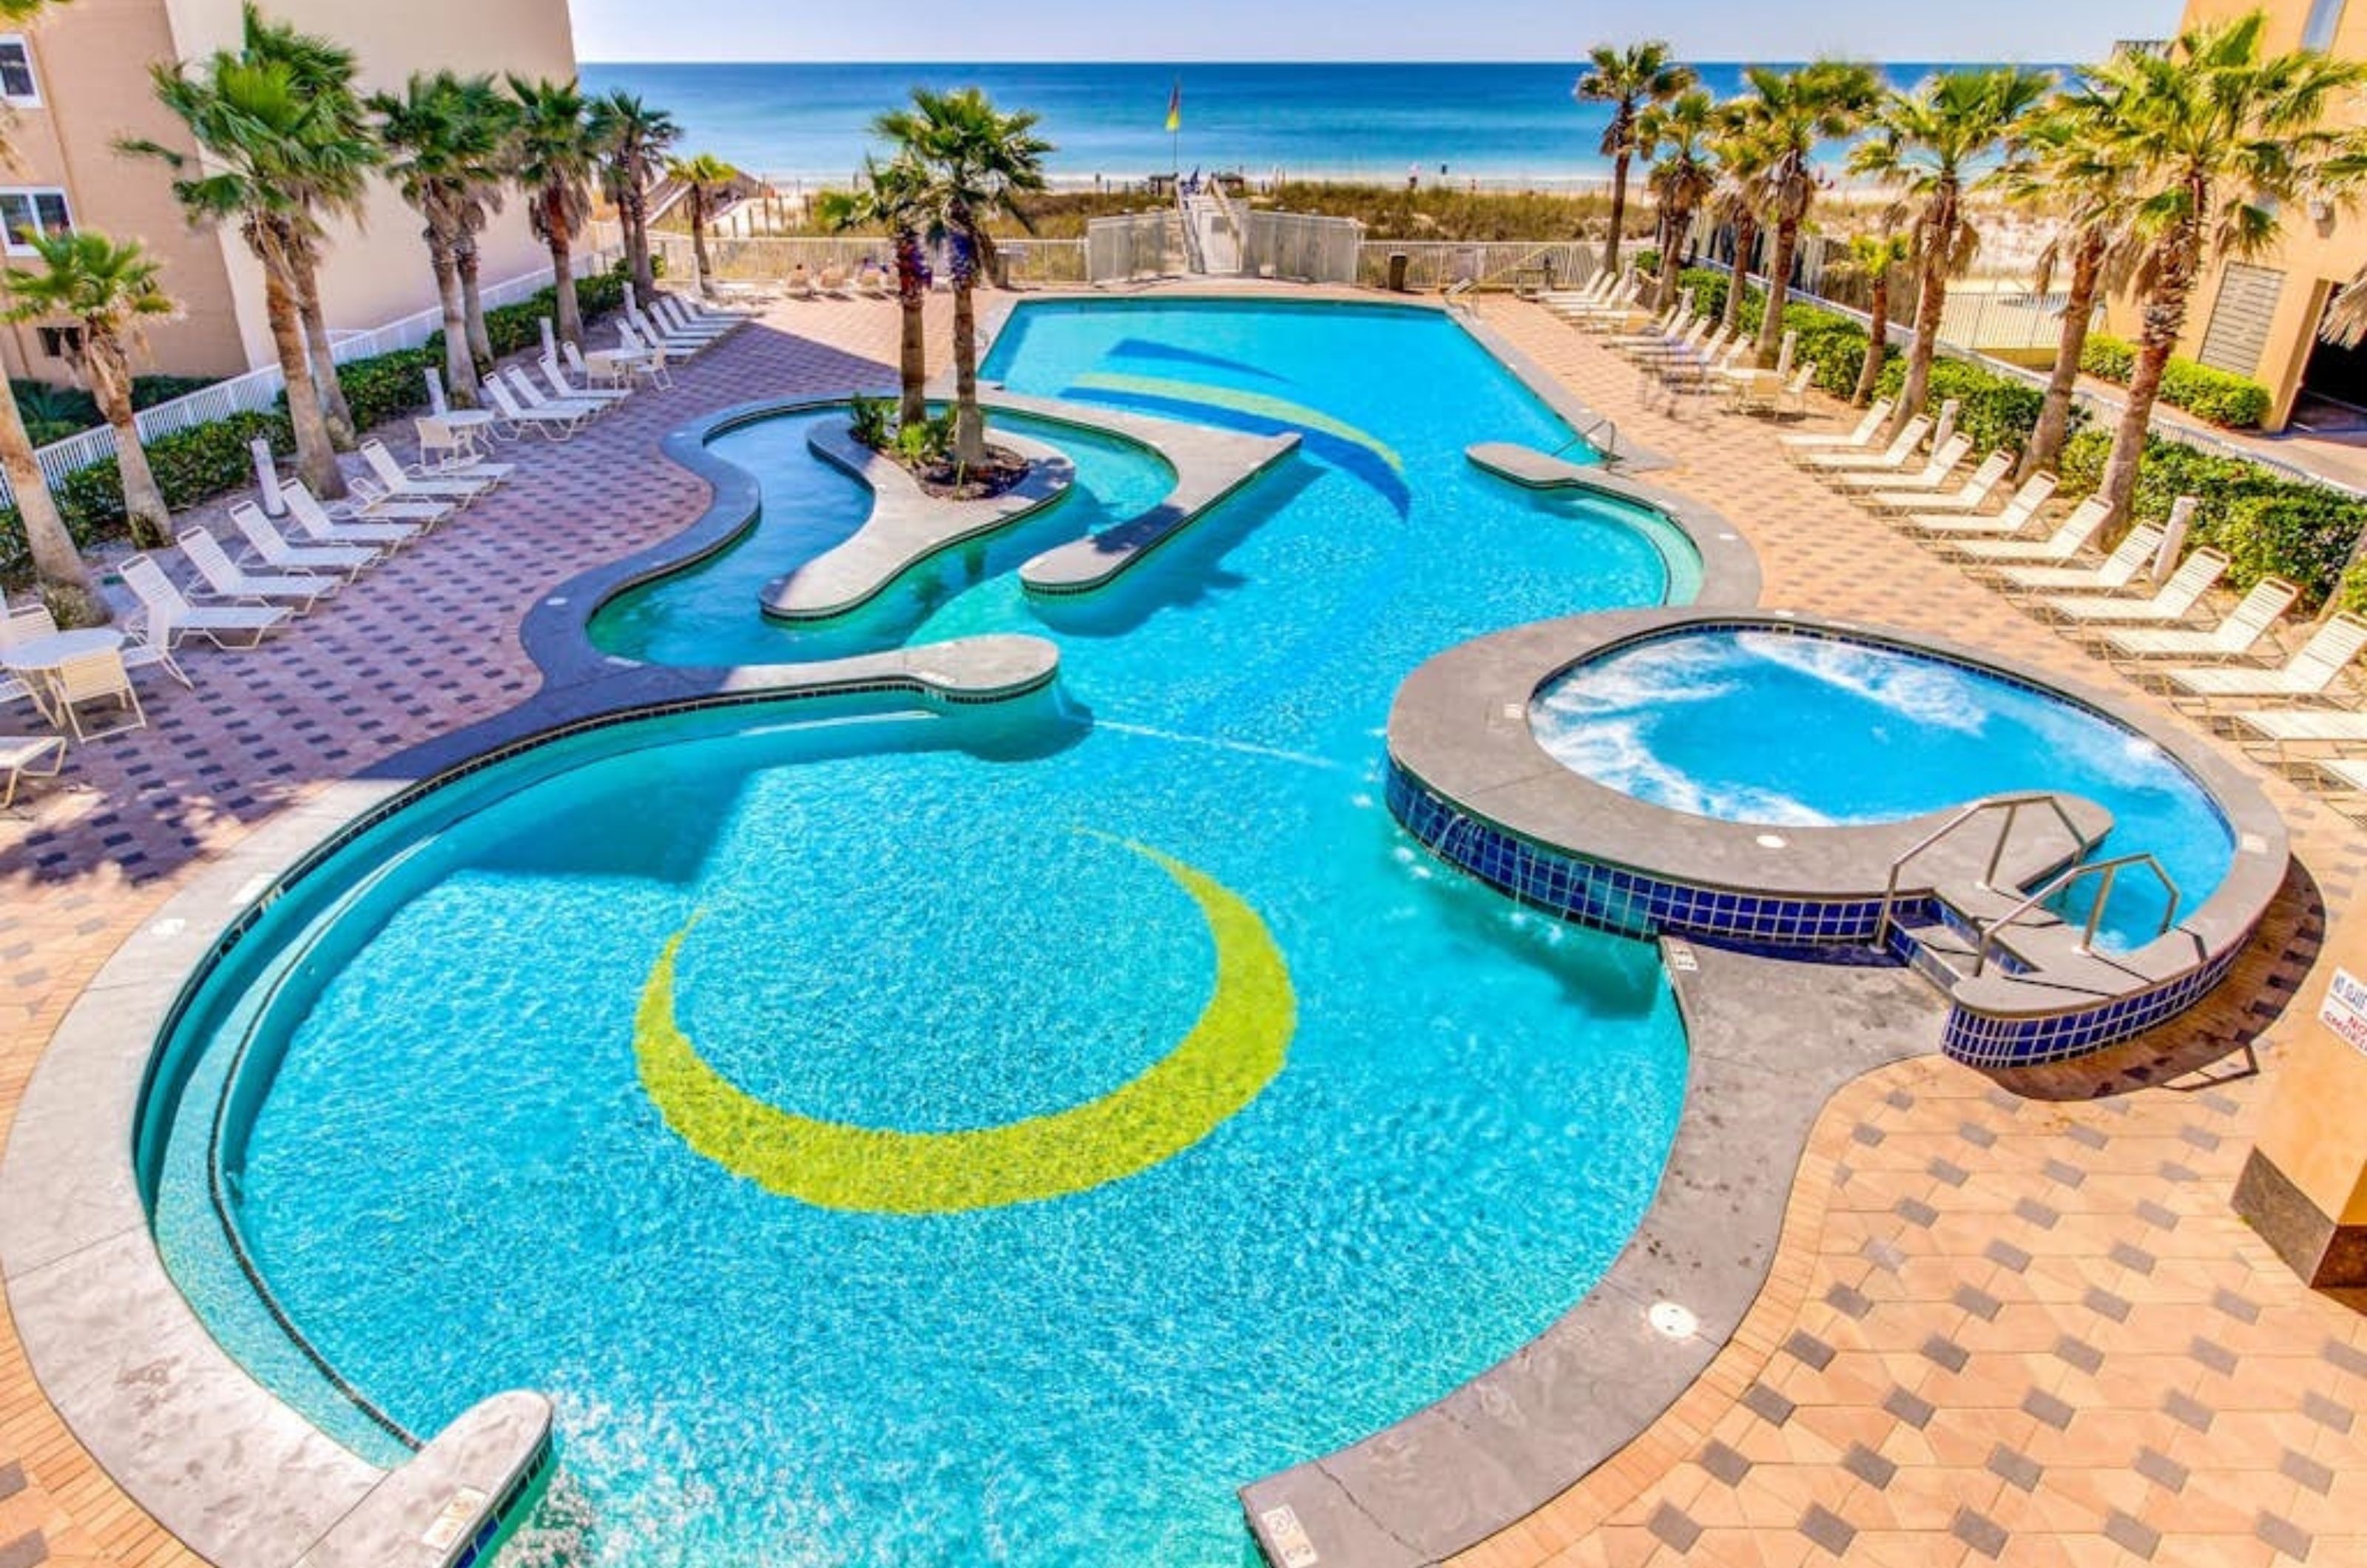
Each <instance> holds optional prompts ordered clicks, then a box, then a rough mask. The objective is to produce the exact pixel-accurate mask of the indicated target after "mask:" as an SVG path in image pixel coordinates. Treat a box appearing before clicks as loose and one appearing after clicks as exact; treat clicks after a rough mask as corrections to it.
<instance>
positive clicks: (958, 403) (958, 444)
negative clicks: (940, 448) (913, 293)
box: [954, 264, 986, 465]
mask: <svg viewBox="0 0 2367 1568" xmlns="http://www.w3.org/2000/svg"><path fill="white" fill-rule="evenodd" d="M973 270H974V269H973V268H972V267H970V266H969V265H967V264H964V265H957V267H956V269H955V272H954V460H955V461H956V462H957V463H961V464H964V465H968V464H971V463H981V462H984V461H985V460H986V419H985V416H984V415H982V414H981V413H980V412H979V407H978V310H977V306H976V304H975V302H974V301H973V299H972V298H971V293H972V288H973V285H974V279H973V277H972V276H971V274H972V272H973Z"/></svg>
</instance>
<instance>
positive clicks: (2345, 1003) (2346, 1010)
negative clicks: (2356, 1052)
mask: <svg viewBox="0 0 2367 1568" xmlns="http://www.w3.org/2000/svg"><path fill="white" fill-rule="evenodd" d="M2317 1021H2318V1022H2320V1023H2322V1024H2324V1025H2326V1027H2327V1028H2328V1029H2331V1030H2332V1031H2334V1032H2335V1033H2337V1034H2339V1035H2340V1036H2341V1037H2342V1038H2343V1039H2345V1040H2348V1041H2350V1043H2351V1044H2353V1045H2355V1046H2357V1047H2358V1048H2359V1049H2360V1050H2361V1051H2367V981H2361V979H2360V978H2359V976H2356V975H2353V974H2352V973H2351V972H2350V970H2348V969H2337V970H2336V971H2335V972H2334V978H2333V980H2332V981H2331V982H2330V983H2329V984H2328V985H2327V987H2326V999H2325V1000H2324V1001H2322V1002H2320V1003H2319V1004H2318V1006H2317Z"/></svg>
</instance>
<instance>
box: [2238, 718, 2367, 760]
mask: <svg viewBox="0 0 2367 1568" xmlns="http://www.w3.org/2000/svg"><path fill="white" fill-rule="evenodd" d="M2221 716H2222V717H2224V718H2225V719H2226V720H2227V722H2228V723H2230V724H2232V725H2234V726H2235V727H2236V728H2237V730H2239V731H2243V732H2247V733H2248V734H2250V735H2253V736H2257V737H2259V739H2260V740H2262V741H2266V742H2267V743H2268V744H2269V746H2270V747H2271V749H2272V750H2274V751H2275V753H2276V759H2277V761H2279V762H2281V763H2290V762H2293V761H2303V760H2305V759H2301V758H2296V757H2295V756H2294V755H2293V753H2294V752H2295V751H2296V750H2302V749H2305V748H2310V747H2321V746H2326V747H2336V748H2339V747H2344V746H2367V713H2352V712H2350V710H2348V709H2345V708H2247V709H2244V710H2242V711H2239V712H2237V713H2230V714H2223V715H2221ZM2246 744H2248V745H2250V744H2254V742H2251V741H2247V742H2246Z"/></svg>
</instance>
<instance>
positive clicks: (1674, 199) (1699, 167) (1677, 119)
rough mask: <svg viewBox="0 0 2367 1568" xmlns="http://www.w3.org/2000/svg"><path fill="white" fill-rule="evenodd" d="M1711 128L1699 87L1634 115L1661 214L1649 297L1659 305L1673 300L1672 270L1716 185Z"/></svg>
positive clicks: (1712, 118) (1711, 113) (1711, 106)
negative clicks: (1654, 284)
mask: <svg viewBox="0 0 2367 1568" xmlns="http://www.w3.org/2000/svg"><path fill="white" fill-rule="evenodd" d="M1716 131H1717V106H1716V103H1715V102H1713V101H1712V99H1711V98H1710V96H1709V95H1708V94H1707V93H1704V92H1703V91H1702V90H1701V89H1700V88H1698V87H1696V88H1693V89H1691V90H1690V91H1687V92H1683V93H1680V94H1678V95H1677V96H1676V97H1674V98H1672V99H1670V101H1669V102H1668V103H1666V104H1654V105H1652V106H1651V107H1649V108H1647V109H1646V110H1645V111H1644V112H1643V113H1642V114H1640V115H1638V116H1637V117H1636V151H1637V152H1640V153H1642V154H1643V155H1644V156H1645V157H1647V158H1650V159H1652V160H1653V163H1652V167H1651V170H1650V172H1649V174H1648V175H1647V179H1648V182H1649V184H1650V186H1651V191H1652V204H1653V206H1655V207H1656V208H1658V209H1659V213H1660V287H1659V293H1658V296H1657V297H1656V299H1655V300H1654V305H1655V307H1656V308H1657V309H1659V310H1667V309H1668V308H1669V307H1670V305H1672V304H1674V303H1675V302H1676V299H1677V273H1678V270H1679V268H1680V266H1681V265H1682V260H1683V257H1684V254H1685V244H1686V242H1687V241H1688V240H1690V239H1691V238H1692V236H1693V214H1695V213H1696V212H1698V211H1700V210H1701V207H1702V204H1703V203H1704V202H1705V201H1707V200H1708V199H1709V197H1710V193H1711V192H1712V191H1713V190H1715V189H1716V188H1717V164H1716V158H1715V156H1714V154H1713V153H1712V152H1711V151H1710V144H1711V140H1712V138H1713V137H1714V136H1715V135H1716Z"/></svg>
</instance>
